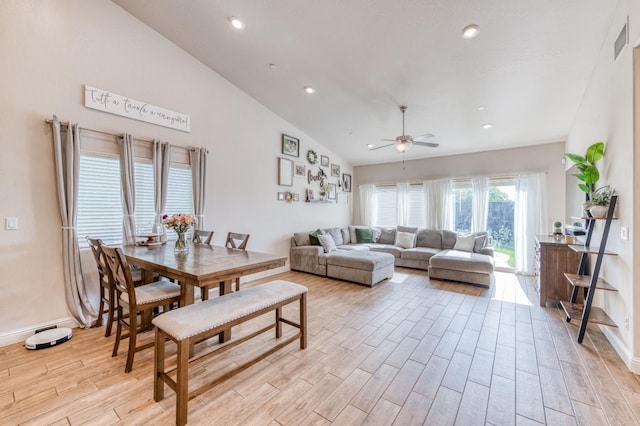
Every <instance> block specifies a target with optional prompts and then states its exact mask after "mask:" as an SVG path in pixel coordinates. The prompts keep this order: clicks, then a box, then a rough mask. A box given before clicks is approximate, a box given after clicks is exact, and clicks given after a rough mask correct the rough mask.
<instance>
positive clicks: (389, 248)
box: [367, 244, 402, 257]
mask: <svg viewBox="0 0 640 426" xmlns="http://www.w3.org/2000/svg"><path fill="white" fill-rule="evenodd" d="M367 245H368V246H369V250H371V251H377V252H380V253H389V254H392V255H393V256H394V257H400V254H401V253H402V249H401V248H400V247H397V246H394V245H393V244H367Z"/></svg>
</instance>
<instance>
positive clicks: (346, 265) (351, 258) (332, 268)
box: [327, 250, 395, 287]
mask: <svg viewBox="0 0 640 426" xmlns="http://www.w3.org/2000/svg"><path fill="white" fill-rule="evenodd" d="M394 259H395V257H394V256H393V255H392V254H389V253H380V252H372V251H365V250H352V251H348V252H333V253H331V256H328V257H327V276H328V277H331V278H338V279H341V280H345V281H352V282H356V283H358V284H364V285H368V286H369V287H373V286H374V285H376V284H378V283H379V282H380V281H383V280H385V279H387V278H391V277H392V276H393V264H394V263H393V261H394Z"/></svg>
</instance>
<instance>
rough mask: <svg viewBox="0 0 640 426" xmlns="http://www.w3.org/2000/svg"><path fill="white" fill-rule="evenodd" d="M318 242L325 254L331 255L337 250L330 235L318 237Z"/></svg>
mask: <svg viewBox="0 0 640 426" xmlns="http://www.w3.org/2000/svg"><path fill="white" fill-rule="evenodd" d="M318 241H319V242H320V245H321V246H322V248H323V249H324V252H325V253H331V252H332V251H336V250H337V247H336V242H335V241H334V240H333V237H332V236H331V234H323V235H318Z"/></svg>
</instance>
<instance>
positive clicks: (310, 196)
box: [307, 188, 314, 201]
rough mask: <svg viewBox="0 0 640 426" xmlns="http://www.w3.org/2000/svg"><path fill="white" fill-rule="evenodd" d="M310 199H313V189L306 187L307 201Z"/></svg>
mask: <svg viewBox="0 0 640 426" xmlns="http://www.w3.org/2000/svg"><path fill="white" fill-rule="evenodd" d="M311 200H314V196H313V189H311V188H308V189H307V201H311Z"/></svg>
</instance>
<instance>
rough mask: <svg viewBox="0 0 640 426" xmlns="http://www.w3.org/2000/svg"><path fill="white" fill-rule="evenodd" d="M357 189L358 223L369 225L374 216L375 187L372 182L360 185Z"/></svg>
mask: <svg viewBox="0 0 640 426" xmlns="http://www.w3.org/2000/svg"><path fill="white" fill-rule="evenodd" d="M358 189H359V193H360V224H362V225H366V226H371V224H372V223H373V216H374V211H373V209H374V207H375V190H376V187H375V185H373V184H366V185H360V186H359V187H358Z"/></svg>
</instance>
